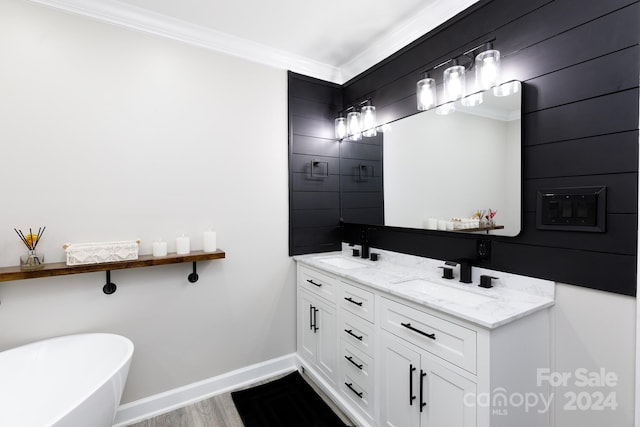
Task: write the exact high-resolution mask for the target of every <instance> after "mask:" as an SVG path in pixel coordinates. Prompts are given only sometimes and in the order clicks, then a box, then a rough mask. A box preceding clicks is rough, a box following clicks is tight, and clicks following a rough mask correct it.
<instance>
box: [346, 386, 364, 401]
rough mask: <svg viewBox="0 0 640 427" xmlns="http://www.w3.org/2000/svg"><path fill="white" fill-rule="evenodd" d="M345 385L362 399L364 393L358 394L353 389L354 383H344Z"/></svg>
mask: <svg viewBox="0 0 640 427" xmlns="http://www.w3.org/2000/svg"><path fill="white" fill-rule="evenodd" d="M344 385H346V386H347V387H349V390H351V391H352V392H354V393H355V394H356V396H358V397H359V398H360V399H362V394H363V393H362V392H357V391H356V390H355V389H354V388H353V387H351V386H352V385H353V383H344Z"/></svg>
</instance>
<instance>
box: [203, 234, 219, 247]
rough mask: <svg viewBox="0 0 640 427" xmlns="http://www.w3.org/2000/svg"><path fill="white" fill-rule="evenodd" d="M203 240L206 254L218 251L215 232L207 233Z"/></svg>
mask: <svg viewBox="0 0 640 427" xmlns="http://www.w3.org/2000/svg"><path fill="white" fill-rule="evenodd" d="M203 240H204V245H203V249H204V251H205V252H215V251H216V250H217V249H218V248H217V244H218V243H217V242H216V232H215V231H212V230H209V231H205V232H204V236H203Z"/></svg>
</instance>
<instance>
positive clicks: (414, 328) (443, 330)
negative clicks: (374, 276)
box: [380, 298, 476, 374]
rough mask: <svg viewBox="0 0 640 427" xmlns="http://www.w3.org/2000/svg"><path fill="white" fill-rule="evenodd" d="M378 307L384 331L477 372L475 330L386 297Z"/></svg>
mask: <svg viewBox="0 0 640 427" xmlns="http://www.w3.org/2000/svg"><path fill="white" fill-rule="evenodd" d="M380 308H381V310H380V313H381V322H382V325H381V326H382V328H383V329H386V330H387V331H389V332H391V333H392V334H394V335H397V336H399V337H400V338H403V339H405V340H407V341H409V342H411V343H413V344H415V345H417V346H419V347H420V348H422V349H424V350H426V351H428V352H430V353H433V354H434V355H436V356H439V357H441V358H442V359H444V360H446V361H448V362H450V363H453V364H454V365H457V366H459V367H461V368H463V369H465V370H467V371H469V372H471V373H474V374H475V373H476V332H475V331H473V330H471V329H468V328H465V327H463V326H460V325H457V324H455V323H452V322H450V321H448V320H444V319H441V318H439V317H436V316H433V315H431V314H428V313H425V312H423V311H420V310H416V309H414V308H412V307H408V306H406V305H403V304H400V303H397V302H395V301H391V300H388V299H386V298H380Z"/></svg>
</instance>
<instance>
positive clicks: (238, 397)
mask: <svg viewBox="0 0 640 427" xmlns="http://www.w3.org/2000/svg"><path fill="white" fill-rule="evenodd" d="M231 398H232V399H233V403H234V404H235V405H236V409H237V410H238V413H239V414H240V418H242V422H243V423H244V425H245V427H346V426H345V424H344V423H343V422H342V421H341V420H340V418H339V417H338V416H337V415H336V414H335V413H334V412H333V411H332V410H331V408H329V406H328V405H327V404H326V403H325V402H324V401H323V400H322V398H321V397H320V396H318V395H317V394H316V392H315V391H314V390H313V388H312V387H311V386H310V385H309V384H308V383H307V382H306V381H305V380H304V378H302V376H301V375H300V373H298V372H297V371H296V372H293V373H291V374H289V375H286V376H284V377H282V378H280V379H277V380H274V381H271V382H269V383H266V384H261V385H259V386H256V387H252V388H249V389H246V390H240V391H234V392H233V393H231Z"/></svg>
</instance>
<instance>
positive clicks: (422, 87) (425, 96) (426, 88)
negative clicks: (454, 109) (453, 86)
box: [416, 73, 437, 111]
mask: <svg viewBox="0 0 640 427" xmlns="http://www.w3.org/2000/svg"><path fill="white" fill-rule="evenodd" d="M416 98H417V101H418V111H425V110H428V109H430V108H433V107H435V106H436V99H437V98H436V80H435V79H433V78H431V76H429V73H424V74H423V76H422V79H420V80H418V83H416Z"/></svg>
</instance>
